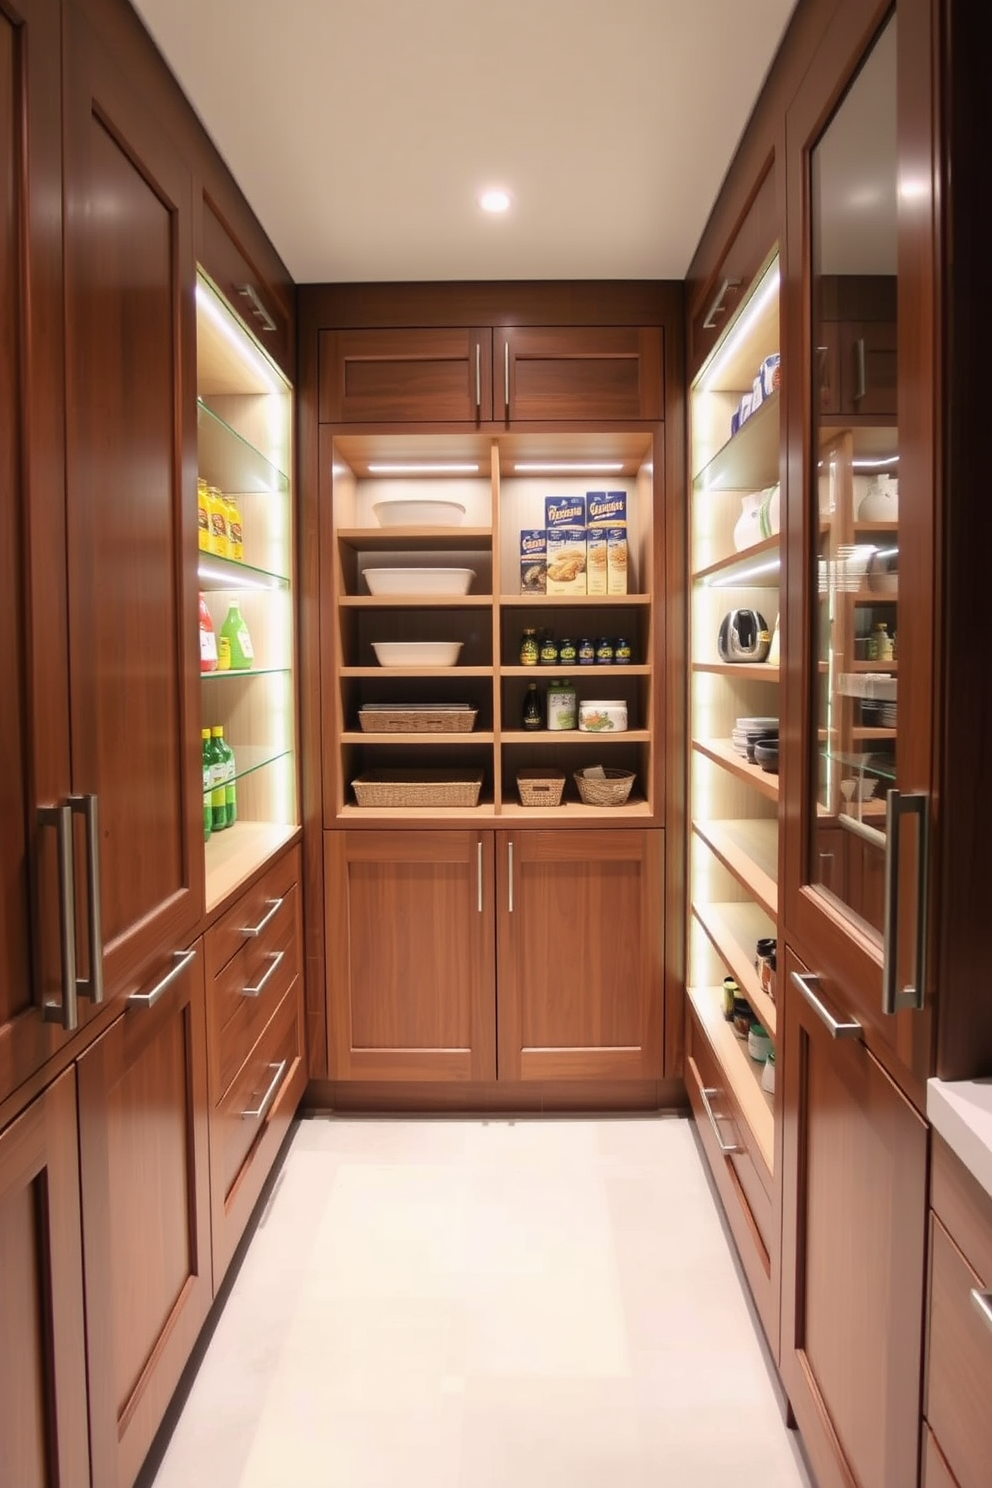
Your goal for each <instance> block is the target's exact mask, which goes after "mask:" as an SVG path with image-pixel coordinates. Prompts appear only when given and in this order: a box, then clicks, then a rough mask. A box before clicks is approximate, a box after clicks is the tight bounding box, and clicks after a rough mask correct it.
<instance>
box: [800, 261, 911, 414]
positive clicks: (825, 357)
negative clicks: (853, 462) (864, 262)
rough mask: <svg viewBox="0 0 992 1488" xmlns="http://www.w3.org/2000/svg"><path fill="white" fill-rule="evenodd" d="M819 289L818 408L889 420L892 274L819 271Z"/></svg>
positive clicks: (893, 359) (894, 364) (894, 360)
mask: <svg viewBox="0 0 992 1488" xmlns="http://www.w3.org/2000/svg"><path fill="white" fill-rule="evenodd" d="M819 294H820V303H819V315H818V321H817V324H818V328H819V329H818V335H817V347H816V366H817V368H818V369H819V383H820V413H821V414H844V415H847V416H849V417H862V416H863V417H865V418H868V417H871V418H893V419H894V418H895V417H896V414H897V406H896V403H897V399H896V394H897V383H898V356H897V335H896V316H897V281H896V276H895V275H894V274H878V275H866V274H823V275H821V276H820V281H819Z"/></svg>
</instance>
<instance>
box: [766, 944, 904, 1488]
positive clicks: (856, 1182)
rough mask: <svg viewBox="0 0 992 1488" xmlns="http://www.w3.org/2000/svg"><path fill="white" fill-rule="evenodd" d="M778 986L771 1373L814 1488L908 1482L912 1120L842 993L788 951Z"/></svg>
mask: <svg viewBox="0 0 992 1488" xmlns="http://www.w3.org/2000/svg"><path fill="white" fill-rule="evenodd" d="M793 972H799V973H800V974H802V975H803V976H804V977H806V978H807V987H808V988H809V990H810V992H811V993H812V994H813V996H814V997H815V998H816V999H817V1000H818V1001H819V1003H820V1005H821V1008H822V1013H818V1012H817V1011H816V1010H815V1008H814V1006H813V1003H812V1002H811V1001H810V1000H808V998H807V997H806V996H804V995H803V993H802V992H801V991H800V990H799V989H798V987H797V985H796V984H795V983H794V982H793V980H792V973H793ZM782 983H783V996H784V1008H785V1011H784V1019H785V1038H784V1054H785V1057H784V1067H783V1070H782V1078H783V1080H784V1088H783V1102H784V1122H785V1129H784V1167H783V1238H782V1252H783V1254H782V1346H781V1361H780V1367H781V1372H782V1378H783V1381H784V1383H785V1387H786V1391H787V1393H788V1396H789V1399H790V1401H791V1404H792V1408H793V1410H794V1412H795V1416H796V1420H797V1421H798V1424H799V1428H800V1431H801V1432H802V1435H803V1439H804V1442H805V1446H806V1450H807V1452H808V1454H809V1458H810V1461H811V1463H812V1467H813V1475H814V1477H815V1479H816V1482H817V1484H818V1485H819V1488H852V1485H855V1484H856V1485H858V1488H913V1485H914V1484H915V1483H916V1482H917V1481H918V1466H917V1463H918V1452H919V1439H920V1370H921V1352H922V1317H923V1292H924V1248H925V1237H926V1218H927V1191H926V1184H927V1128H926V1124H925V1123H924V1121H923V1120H922V1119H921V1118H920V1116H919V1115H918V1114H917V1112H916V1111H915V1110H914V1109H913V1107H912V1106H911V1105H910V1104H909V1102H908V1101H907V1100H906V1099H905V1097H904V1096H903V1095H902V1094H901V1092H900V1091H899V1090H898V1089H897V1087H896V1086H895V1085H894V1084H893V1083H892V1081H891V1080H890V1079H889V1077H888V1076H887V1075H886V1073H885V1071H884V1070H883V1069H882V1067H881V1065H879V1064H878V1063H877V1062H876V1060H875V1059H874V1058H873V1057H872V1055H871V1054H870V1053H869V1051H868V1049H867V1048H866V1047H865V1045H864V1043H863V1042H862V1041H861V1039H860V1037H859V1036H858V1034H857V1025H856V1023H854V1021H853V1020H852V1019H850V1018H849V1016H848V1014H847V1009H846V1007H845V999H844V997H843V991H842V989H840V988H838V987H835V986H833V985H832V984H830V983H828V982H827V981H826V980H819V979H817V978H809V976H808V973H807V972H806V970H805V968H804V967H803V966H802V965H801V964H800V963H799V962H798V961H797V959H796V958H795V956H794V955H793V954H792V953H791V952H788V953H787V956H786V963H785V976H784V978H783V979H782ZM828 1020H833V1022H834V1024H835V1025H837V1024H839V1025H841V1026H840V1029H837V1028H835V1030H834V1032H833V1033H832V1032H831V1027H830V1022H829V1021H828Z"/></svg>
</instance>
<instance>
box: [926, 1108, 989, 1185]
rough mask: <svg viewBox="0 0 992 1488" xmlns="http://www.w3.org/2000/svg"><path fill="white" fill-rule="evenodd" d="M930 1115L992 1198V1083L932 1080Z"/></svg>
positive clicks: (949, 1143) (934, 1124) (936, 1128)
mask: <svg viewBox="0 0 992 1488" xmlns="http://www.w3.org/2000/svg"><path fill="white" fill-rule="evenodd" d="M927 1116H928V1118H929V1120H930V1124H931V1126H932V1127H933V1129H934V1131H936V1132H939V1133H940V1135H941V1136H942V1137H943V1139H944V1141H945V1142H946V1143H947V1145H948V1147H950V1148H951V1150H952V1151H953V1152H955V1153H956V1154H957V1156H958V1157H959V1158H960V1159H961V1161H962V1162H963V1163H964V1165H965V1167H966V1168H967V1169H968V1171H969V1173H971V1175H972V1177H973V1178H976V1179H977V1180H978V1182H979V1183H980V1184H981V1185H982V1187H983V1188H984V1190H985V1192H986V1193H987V1194H988V1195H989V1196H990V1197H992V1080H928V1081H927Z"/></svg>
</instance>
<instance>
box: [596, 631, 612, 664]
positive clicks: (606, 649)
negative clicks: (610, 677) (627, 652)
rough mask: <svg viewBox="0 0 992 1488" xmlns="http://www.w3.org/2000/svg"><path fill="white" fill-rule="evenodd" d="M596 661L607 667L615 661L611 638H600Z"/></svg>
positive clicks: (597, 643) (597, 644) (597, 645)
mask: <svg viewBox="0 0 992 1488" xmlns="http://www.w3.org/2000/svg"><path fill="white" fill-rule="evenodd" d="M596 660H597V662H600V663H602V664H604V665H606V666H609V665H610V664H611V662H612V661H613V642H612V641H611V640H610V638H609V636H600V638H599V640H598V641H597V642H596Z"/></svg>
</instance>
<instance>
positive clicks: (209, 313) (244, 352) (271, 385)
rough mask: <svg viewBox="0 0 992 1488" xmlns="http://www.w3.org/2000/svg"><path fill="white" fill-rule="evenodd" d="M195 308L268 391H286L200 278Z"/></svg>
mask: <svg viewBox="0 0 992 1488" xmlns="http://www.w3.org/2000/svg"><path fill="white" fill-rule="evenodd" d="M196 308H197V310H198V311H199V310H202V311H203V313H204V315H206V317H207V319H208V320H209V321H210V322H211V324H212V325H213V326H214V328H215V330H217V331H219V332H220V334H221V335H222V336H223V337H224V340H225V341H226V342H227V344H228V345H229V346H230V347H231V349H232V350H233V351H234V352H236V353H237V355H238V357H239V358H240V359H241V361H242V363H244V365H245V366H246V367H247V368H248V369H249V370H250V371H251V373H253V374H254V376H256V377H258V378H259V379H260V380H261V381H262V382H263V383H264V384H265V386H266V388H267V390H268V391H269V392H270V393H285V392H286V390H287V389H286V384H285V383H280V382H277V380H276V376H275V373H274V371H273V369H272V368H271V367H269V366H268V365H267V364H266V361H265V359H264V357H263V356H262V354H261V353H260V352H258V351H256V349H255V346H254V344H253V343H252V341H251V340H250V338H249V336H248V334H247V333H246V332H245V331H244V330H242V329H241V327H240V326H239V325H237V324H236V323H235V322H234V321H233V318H232V317H231V316H230V315H229V314H228V313H227V311H226V310H224V309H223V308H222V307H221V305H220V304H219V303H218V301H217V297H216V296H215V295H214V294H213V292H212V291H211V290H209V289H208V288H207V286H206V285H205V284H204V283H203V282H202V281H200V280H198V281H197V285H196Z"/></svg>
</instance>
